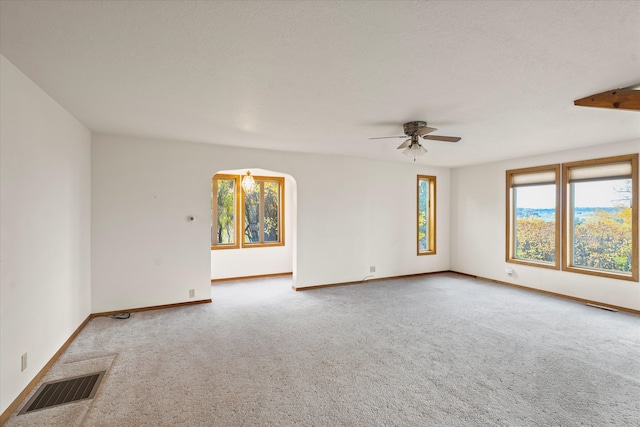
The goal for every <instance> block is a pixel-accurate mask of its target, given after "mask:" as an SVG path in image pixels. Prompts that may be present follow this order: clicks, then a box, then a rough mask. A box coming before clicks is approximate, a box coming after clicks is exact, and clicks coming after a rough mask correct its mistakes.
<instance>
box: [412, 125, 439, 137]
mask: <svg viewBox="0 0 640 427" xmlns="http://www.w3.org/2000/svg"><path fill="white" fill-rule="evenodd" d="M437 130H438V129H436V128H430V127H428V126H425V127H423V128H420V129H418V131H417V132H416V135H418V136H422V135H426V134H428V133H431V132H435V131H437Z"/></svg>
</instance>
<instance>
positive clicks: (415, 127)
mask: <svg viewBox="0 0 640 427" xmlns="http://www.w3.org/2000/svg"><path fill="white" fill-rule="evenodd" d="M425 127H427V122H421V121H418V122H408V123H405V124H404V134H405V135H407V136H413V135H415V133H416V132H418V131H419V130H420V129H422V128H425Z"/></svg>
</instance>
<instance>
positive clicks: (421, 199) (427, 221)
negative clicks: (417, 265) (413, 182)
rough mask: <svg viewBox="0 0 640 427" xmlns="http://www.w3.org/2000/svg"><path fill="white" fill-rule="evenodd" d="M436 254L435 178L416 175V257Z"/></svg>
mask: <svg viewBox="0 0 640 427" xmlns="http://www.w3.org/2000/svg"><path fill="white" fill-rule="evenodd" d="M435 253H436V177H435V176H427V175H418V255H433V254H435Z"/></svg>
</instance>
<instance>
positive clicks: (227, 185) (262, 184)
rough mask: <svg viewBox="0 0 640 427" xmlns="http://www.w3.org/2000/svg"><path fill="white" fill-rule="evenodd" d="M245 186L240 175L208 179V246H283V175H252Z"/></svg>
mask: <svg viewBox="0 0 640 427" xmlns="http://www.w3.org/2000/svg"><path fill="white" fill-rule="evenodd" d="M253 178H254V182H255V184H254V185H253V186H252V187H251V188H248V189H244V188H243V187H242V186H241V185H240V176H238V175H224V174H217V175H215V176H214V177H213V179H212V181H211V194H212V198H211V212H212V227H211V249H237V248H239V247H241V246H242V247H245V248H248V247H262V246H282V245H284V229H283V224H284V178H282V177H264V176H262V177H261V176H255V177H253Z"/></svg>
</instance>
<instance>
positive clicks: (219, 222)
mask: <svg viewBox="0 0 640 427" xmlns="http://www.w3.org/2000/svg"><path fill="white" fill-rule="evenodd" d="M239 189H240V177H239V176H237V175H222V174H218V175H215V176H214V177H213V179H211V196H212V197H211V213H212V221H211V249H237V248H239V247H240V227H238V221H239V218H238V217H239V215H238V212H240V198H239V197H238V196H239V191H240V190H239Z"/></svg>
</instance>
